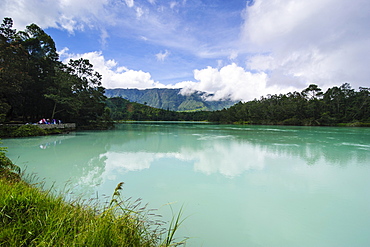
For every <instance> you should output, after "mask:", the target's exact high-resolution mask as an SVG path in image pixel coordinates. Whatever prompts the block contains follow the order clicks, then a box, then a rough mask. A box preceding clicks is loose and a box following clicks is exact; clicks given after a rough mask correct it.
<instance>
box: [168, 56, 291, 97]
mask: <svg viewBox="0 0 370 247" xmlns="http://www.w3.org/2000/svg"><path fill="white" fill-rule="evenodd" d="M194 78H195V80H196V82H193V81H184V82H180V83H177V84H176V85H175V86H176V87H178V88H183V90H182V93H183V94H188V93H191V92H193V91H194V90H197V91H203V92H207V93H210V94H214V95H213V96H211V97H208V98H207V100H220V99H228V98H231V99H232V100H242V101H248V100H253V99H254V98H260V96H262V95H266V94H268V93H278V92H282V91H285V90H284V89H283V88H279V87H277V86H270V87H268V86H267V80H268V76H267V74H266V73H265V72H256V73H252V72H250V71H246V70H245V69H244V68H242V67H240V66H238V65H236V64H235V63H232V64H230V65H226V66H224V67H222V68H220V69H217V68H212V67H207V68H205V69H202V70H195V71H194ZM289 89H292V88H289Z"/></svg>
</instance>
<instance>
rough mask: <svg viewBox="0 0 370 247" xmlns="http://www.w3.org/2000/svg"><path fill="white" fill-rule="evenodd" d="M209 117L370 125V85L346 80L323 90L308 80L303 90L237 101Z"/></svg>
mask: <svg viewBox="0 0 370 247" xmlns="http://www.w3.org/2000/svg"><path fill="white" fill-rule="evenodd" d="M208 120H209V121H214V122H221V123H235V122H239V123H249V124H282V125H321V126H330V125H337V124H340V123H353V125H358V126H361V125H370V124H369V123H370V88H365V87H360V88H359V90H358V91H356V90H354V89H352V87H351V85H350V84H349V83H344V84H343V85H341V86H339V87H337V86H335V87H332V88H329V89H328V90H327V91H326V92H325V93H324V92H323V91H322V89H321V88H319V87H318V85H316V84H311V85H309V86H308V87H307V88H306V89H304V90H303V91H302V92H290V93H287V94H275V95H267V96H265V97H261V98H260V99H259V100H257V99H255V100H252V101H248V102H244V103H242V102H239V103H237V104H235V105H234V106H232V107H230V108H229V109H223V110H220V111H216V112H213V113H211V114H210V115H209V119H208Z"/></svg>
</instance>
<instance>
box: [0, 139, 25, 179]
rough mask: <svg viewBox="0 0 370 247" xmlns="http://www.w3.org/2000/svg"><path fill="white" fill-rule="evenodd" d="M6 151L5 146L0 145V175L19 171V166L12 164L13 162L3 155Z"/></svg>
mask: <svg viewBox="0 0 370 247" xmlns="http://www.w3.org/2000/svg"><path fill="white" fill-rule="evenodd" d="M0 144H1V142H0ZM6 152H7V148H6V147H0V175H1V176H0V177H4V176H9V173H11V172H13V171H14V172H16V173H20V172H21V169H20V168H19V166H17V165H14V164H13V162H12V161H11V160H10V159H9V158H8V157H7V156H6V155H5V153H6ZM10 175H11V174H10Z"/></svg>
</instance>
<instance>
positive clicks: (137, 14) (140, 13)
mask: <svg viewBox="0 0 370 247" xmlns="http://www.w3.org/2000/svg"><path fill="white" fill-rule="evenodd" d="M143 14H144V11H143V9H142V8H140V7H137V8H136V18H138V19H140V17H141V16H142V15H143Z"/></svg>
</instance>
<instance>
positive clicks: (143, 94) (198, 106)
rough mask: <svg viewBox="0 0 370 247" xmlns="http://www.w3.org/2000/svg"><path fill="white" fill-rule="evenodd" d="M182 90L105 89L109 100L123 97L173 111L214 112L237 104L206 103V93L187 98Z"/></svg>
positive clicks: (198, 93)
mask: <svg viewBox="0 0 370 247" xmlns="http://www.w3.org/2000/svg"><path fill="white" fill-rule="evenodd" d="M180 90H181V89H169V88H151V89H144V90H139V89H123V88H116V89H105V95H106V96H107V97H108V98H113V97H122V98H124V99H127V100H129V101H131V102H137V103H140V104H146V105H148V106H152V107H155V108H160V109H166V110H167V109H168V110H171V111H214V110H221V109H223V108H228V107H230V106H232V105H234V104H235V103H236V102H234V101H230V100H225V101H221V100H220V101H206V100H204V99H203V98H202V96H203V95H205V94H206V93H204V92H195V93H193V94H191V95H188V96H185V95H181V94H180Z"/></svg>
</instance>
